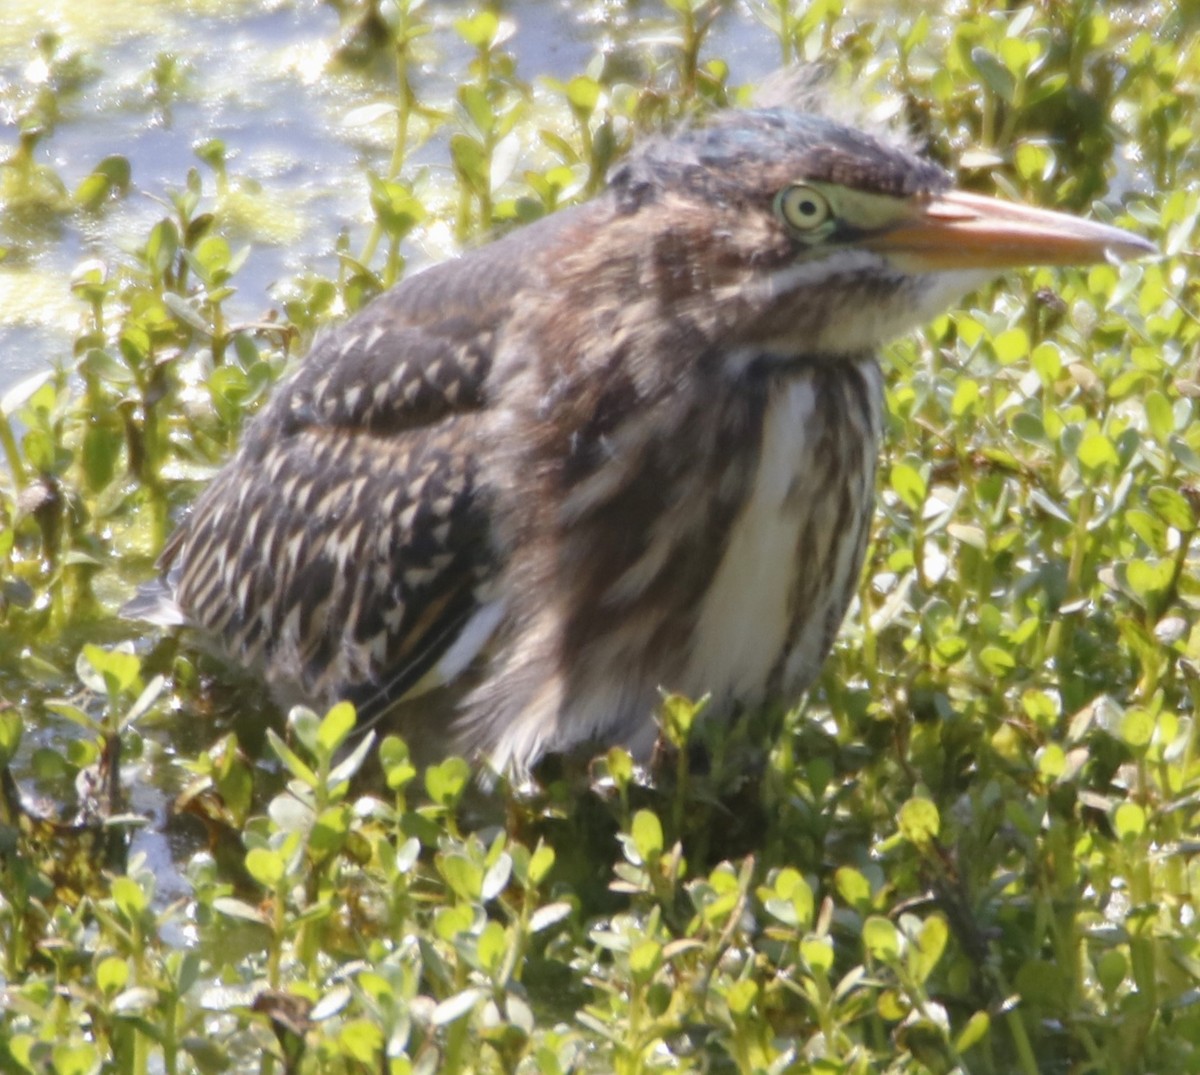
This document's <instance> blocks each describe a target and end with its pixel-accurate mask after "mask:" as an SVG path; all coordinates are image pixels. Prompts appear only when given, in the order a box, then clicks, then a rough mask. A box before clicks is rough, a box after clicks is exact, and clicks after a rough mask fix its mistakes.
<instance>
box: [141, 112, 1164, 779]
mask: <svg viewBox="0 0 1200 1075" xmlns="http://www.w3.org/2000/svg"><path fill="white" fill-rule="evenodd" d="M1152 249H1153V248H1152V247H1151V246H1150V244H1149V243H1147V242H1145V241H1144V240H1143V239H1140V238H1138V237H1136V236H1134V235H1131V234H1129V233H1128V232H1125V231H1121V230H1118V229H1116V228H1113V227H1108V226H1105V225H1102V224H1096V223H1090V222H1086V221H1083V220H1079V219H1076V218H1073V217H1069V216H1065V215H1062V214H1058V213H1051V212H1046V211H1044V210H1039V209H1031V208H1027V207H1025V206H1021V205H1015V204H1010V203H1006V202H1002V201H998V200H994V199H991V198H985V197H981V196H978V195H975V194H968V193H963V192H960V191H956V190H952V189H951V184H950V179H949V177H948V176H947V175H946V174H945V173H944V172H943V171H942V170H941V169H940V168H938V167H936V166H935V165H933V164H931V163H929V162H928V161H925V160H923V159H921V158H919V157H917V156H914V155H912V154H911V153H910V152H908V151H907V150H905V149H902V148H898V147H896V146H893V145H891V144H888V143H887V142H886V141H884V140H882V139H880V138H878V137H875V136H873V135H870V134H867V133H864V132H862V131H860V130H857V129H853V128H850V127H846V126H842V125H839V124H837V123H835V122H832V121H831V120H829V119H826V118H822V117H818V116H813V115H807V114H802V113H798V112H795V111H790V110H785V109H763V110H758V111H743V112H732V113H728V114H725V115H723V116H721V117H720V118H718V119H716V120H715V121H713V122H711V123H710V124H709V125H708V126H706V127H703V128H700V129H692V130H688V131H686V132H684V133H682V134H679V135H677V136H675V137H669V138H658V139H656V140H652V141H650V142H649V143H648V144H646V145H645V146H644V147H643V148H642V149H641V150H640V151H638V152H637V153H635V154H634V155H633V156H632V157H631V158H630V159H628V160H627V161H626V162H624V163H623V164H622V165H621V166H620V167H619V168H618V169H617V170H616V172H615V173H614V174H613V175H612V177H611V181H610V184H609V187H608V190H607V191H606V193H604V194H603V195H602V196H600V197H598V198H596V199H595V200H594V201H592V202H590V203H588V204H586V205H581V206H578V207H576V208H573V209H568V210H565V211H563V212H560V213H557V214H555V215H554V216H552V217H549V218H548V219H545V220H542V221H540V222H538V223H536V224H533V225H531V226H529V227H526V228H522V229H520V230H518V231H516V232H514V233H512V234H510V235H508V236H507V237H505V238H503V239H501V240H500V241H498V242H496V243H494V244H492V245H491V246H488V247H485V248H483V249H479V250H476V251H473V252H472V253H470V254H467V255H465V256H463V257H461V258H458V259H457V260H454V261H450V262H446V263H443V264H440V265H437V266H435V267H433V268H431V269H429V270H428V271H425V272H422V273H420V274H418V275H415V276H413V277H411V278H409V279H407V280H405V281H404V282H403V283H401V284H400V285H399V286H397V287H395V288H394V289H392V290H391V291H389V292H387V293H386V294H384V295H382V296H380V297H379V298H378V299H376V300H375V301H374V302H373V303H371V304H370V305H369V306H368V307H367V308H366V309H365V310H363V311H362V312H361V313H359V314H357V315H356V316H355V317H353V318H351V319H350V320H349V321H347V322H346V323H345V324H344V325H342V326H341V327H340V328H338V329H337V330H336V331H334V332H331V333H330V334H328V335H326V336H325V337H324V338H323V339H321V340H320V341H319V342H318V343H317V344H316V346H315V347H314V348H313V350H312V353H311V354H310V355H309V356H308V358H307V360H306V361H305V362H304V363H303V364H302V365H301V366H300V367H299V369H298V370H297V371H296V373H295V374H294V375H293V376H292V377H291V378H290V379H289V380H288V381H286V383H284V384H282V385H280V387H279V388H278V389H277V390H276V392H275V395H274V397H273V398H272V399H271V401H270V402H269V403H268V404H267V405H266V407H265V408H264V409H263V411H262V412H261V413H260V414H259V415H258V417H257V418H255V420H254V421H253V422H252V423H251V424H250V426H249V428H248V429H247V431H246V435H245V438H244V441H243V443H242V445H241V447H240V449H239V450H238V452H237V454H236V455H235V456H234V457H233V459H231V460H230V461H229V463H228V464H227V465H226V466H225V468H224V469H223V470H222V471H221V472H220V473H219V474H218V475H217V477H216V479H215V480H214V481H213V482H212V484H211V485H210V486H209V487H208V489H207V490H206V491H205V492H204V493H203V494H202V495H201V496H200V498H199V499H198V501H197V502H196V505H195V507H194V509H193V510H192V512H191V515H190V517H189V518H188V519H187V520H186V521H185V522H184V523H183V525H182V526H181V527H180V528H179V530H178V531H177V532H176V533H175V535H174V536H173V537H172V538H171V540H170V543H169V544H168V546H167V548H166V551H165V552H164V554H163V564H164V566H165V567H166V568H167V569H168V578H169V579H170V580H171V584H172V586H173V589H174V600H175V602H176V603H177V606H178V608H179V609H180V610H181V611H182V614H183V616H184V617H185V618H186V619H187V620H188V621H189V622H191V623H192V624H194V625H196V626H198V627H200V628H203V629H204V630H206V631H207V632H209V633H210V634H211V635H214V636H216V638H217V639H218V640H219V641H220V642H221V643H222V645H223V647H224V649H225V650H226V651H227V652H228V653H229V654H231V655H232V656H233V657H234V658H235V659H236V660H237V661H239V662H241V663H243V664H245V665H248V666H251V667H255V668H258V669H260V670H261V671H262V673H263V674H264V675H265V677H266V679H267V681H268V682H269V683H270V684H271V685H272V686H273V687H274V688H275V689H276V690H277V691H278V692H279V693H281V694H283V695H284V696H286V697H292V698H301V699H308V700H310V701H311V702H313V703H315V704H319V705H324V704H326V703H329V702H331V701H333V700H335V699H338V698H348V699H350V700H352V701H354V702H355V703H356V704H357V705H358V706H359V707H360V711H361V713H362V715H363V716H364V717H366V718H370V717H372V716H374V715H377V714H379V713H383V712H388V713H394V714H397V719H399V720H400V722H401V727H403V728H404V729H405V730H406V731H407V732H408V734H409V735H410V737H412V738H414V739H415V740H416V741H417V744H418V745H419V746H421V747H423V748H424V749H425V750H426V751H430V750H432V751H433V752H439V751H440V752H445V751H449V750H452V749H453V750H458V751H465V752H467V753H468V754H472V755H475V756H481V757H482V758H484V759H486V760H487V761H489V762H490V763H491V764H492V765H494V766H496V767H497V768H500V769H503V768H510V769H513V770H516V771H518V772H519V771H522V770H524V769H526V768H527V767H528V766H529V765H530V764H531V763H533V762H534V761H535V760H536V759H537V758H538V757H539V756H540V755H542V754H543V753H545V752H547V751H560V750H564V749H568V748H571V747H574V746H577V745H579V744H582V743H585V742H588V741H593V740H594V741H596V742H597V743H599V744H610V743H623V744H625V745H627V746H628V747H629V748H630V749H631V750H632V751H633V752H634V754H635V755H638V756H642V757H644V756H646V755H647V754H648V753H649V751H650V749H651V748H652V746H653V743H654V741H655V738H656V726H655V721H654V717H653V714H654V712H655V709H656V705H657V703H658V701H659V698H660V690H664V689H665V690H672V691H680V692H683V693H685V694H688V695H690V696H693V697H698V696H700V695H704V694H710V695H711V697H712V702H711V705H710V713H715V714H718V715H724V716H730V715H733V714H735V713H736V712H737V711H738V710H739V709H744V708H746V707H752V706H758V705H760V704H762V703H764V702H767V701H769V700H772V699H790V698H794V697H795V696H796V695H797V694H798V693H799V692H800V691H801V690H803V689H804V688H805V687H806V686H807V685H808V684H809V683H811V681H812V679H813V677H814V676H815V675H816V673H817V671H818V669H819V668H820V666H821V662H822V661H823V660H824V658H825V656H826V654H827V652H828V650H829V647H830V644H831V642H832V640H833V637H834V633H835V632H836V631H837V629H838V626H839V624H840V623H841V621H842V618H843V615H844V613H845V611H846V608H847V606H848V604H849V602H850V599H851V596H852V594H853V593H854V591H855V587H856V584H857V580H858V576H859V573H860V570H861V568H862V562H863V553H864V548H865V546H866V542H867V535H868V530H869V526H870V521H871V513H872V503H873V497H874V486H875V459H876V455H877V452H878V447H879V438H880V427H881V372H880V367H879V365H878V364H877V362H876V359H875V351H876V349H877V347H878V346H879V344H881V343H882V342H883V341H885V340H887V339H888V338H890V337H893V336H895V335H897V334H899V333H901V332H904V331H905V330H907V329H908V328H910V327H912V326H915V325H917V324H919V323H921V322H923V321H925V320H927V319H928V318H930V317H931V316H933V315H934V314H936V313H938V312H939V311H941V310H942V309H943V308H944V307H945V306H947V305H948V304H950V303H951V302H952V301H953V300H954V299H956V298H957V297H958V296H959V295H961V294H963V293H965V292H966V291H968V290H969V289H970V288H972V287H973V286H975V285H977V284H978V283H979V282H981V281H982V280H985V279H986V278H987V277H988V276H989V275H991V274H994V273H996V272H998V271H1000V270H1003V269H1007V268H1010V267H1017V266H1024V265H1033V264H1052V265H1059V264H1075V263H1086V262H1093V261H1100V260H1103V259H1104V258H1105V257H1106V256H1108V255H1110V254H1112V255H1116V256H1138V255H1142V254H1146V253H1149V252H1150V251H1151V250H1152Z"/></svg>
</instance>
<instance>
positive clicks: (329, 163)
mask: <svg viewBox="0 0 1200 1075" xmlns="http://www.w3.org/2000/svg"><path fill="white" fill-rule="evenodd" d="M474 6H477V5H470V4H466V3H450V2H438V3H431V4H429V5H428V7H427V8H426V9H425V10H426V11H427V12H429V14H430V16H431V19H432V21H433V23H434V24H435V31H434V33H432V34H431V35H429V38H427V39H426V41H425V42H423V43H422V49H423V50H424V51H425V52H426V54H427V55H428V57H429V59H430V62H429V63H427V64H425V65H423V67H422V69H421V70H420V71H418V72H416V75H415V78H416V81H417V82H418V84H419V90H420V94H421V96H422V97H423V98H424V99H428V100H433V101H437V100H439V99H442V100H447V101H448V100H449V99H450V98H451V96H452V94H453V90H454V86H455V82H456V80H457V79H458V78H459V77H461V76H462V74H463V72H464V70H465V67H466V64H467V62H468V61H469V59H470V50H469V49H468V48H467V46H466V45H465V44H464V43H463V42H462V41H461V40H460V39H459V37H458V36H457V35H456V34H455V32H454V30H453V22H454V20H455V19H456V18H459V17H461V16H463V15H464V14H465V13H467V12H468V11H470V10H472V8H473V7H474ZM4 9H5V18H4V20H2V21H3V26H2V27H0V142H3V144H4V145H5V146H6V147H15V146H16V144H17V141H18V137H19V130H18V126H17V119H18V117H19V116H20V114H21V110H22V105H23V103H24V102H27V101H28V100H29V99H30V96H31V95H33V94H36V93H37V92H38V91H39V89H41V88H45V86H46V84H47V79H48V78H49V77H50V76H49V73H48V68H47V63H46V62H45V58H44V55H43V52H42V50H41V49H40V48H39V46H38V43H37V42H38V39H39V35H42V34H44V33H46V32H51V33H53V34H56V35H58V38H59V39H60V40H59V43H58V46H57V49H58V52H57V55H58V56H59V57H63V56H66V55H70V54H75V55H77V57H78V64H77V66H78V67H79V76H78V81H77V84H76V85H75V86H74V88H70V89H68V90H66V91H64V92H62V93H60V94H59V96H60V102H59V108H60V110H61V118H59V119H58V121H57V123H56V124H55V126H54V129H53V131H52V132H51V133H49V134H48V135H47V136H45V137H44V138H43V139H42V141H41V142H40V143H39V144H38V146H37V149H36V160H37V162H38V163H39V164H42V165H46V166H49V167H50V168H51V169H53V171H54V172H55V173H56V174H57V175H58V176H59V177H60V178H61V180H62V182H63V184H64V186H65V188H66V190H67V191H72V190H74V189H75V187H76V186H77V185H78V183H79V182H80V181H81V180H82V179H83V178H84V177H85V176H86V175H87V174H88V173H89V172H90V171H91V170H92V169H93V168H94V167H95V165H96V164H97V162H99V161H100V160H102V159H103V158H105V157H107V156H109V155H111V154H120V155H122V156H124V157H125V158H126V159H127V160H128V161H129V163H130V166H131V172H132V183H133V189H132V190H131V192H130V194H129V195H128V196H127V197H125V198H124V199H122V200H121V201H120V202H119V203H118V204H116V205H114V206H113V207H112V208H111V209H109V210H108V211H106V212H105V213H103V214H102V215H98V216H96V217H94V218H91V219H85V220H83V221H82V222H80V220H79V219H78V215H72V216H71V217H68V218H65V219H64V218H42V219H40V220H39V219H37V218H36V217H35V219H33V220H30V221H28V222H27V224H26V227H25V228H24V229H22V232H21V234H20V235H19V236H18V238H19V240H20V241H19V242H18V243H16V244H13V245H14V248H13V249H12V250H10V252H9V256H8V257H6V258H5V259H3V260H0V394H3V392H4V391H5V390H7V389H9V388H11V387H12V386H13V385H14V384H16V383H17V382H19V381H20V380H21V379H22V378H24V377H27V376H29V375H31V374H35V373H37V372H39V371H41V370H45V369H47V368H49V367H51V366H52V365H53V364H54V363H56V362H59V361H61V360H63V359H64V358H65V357H69V355H68V354H67V349H68V348H69V346H70V342H71V339H72V336H73V334H74V332H75V330H76V328H77V325H78V322H79V318H80V316H81V314H82V311H83V307H82V304H81V303H80V302H79V301H78V300H76V299H75V297H74V296H73V295H72V294H71V291H70V287H69V281H70V274H71V272H72V270H73V269H74V268H75V267H76V266H77V265H78V264H79V263H80V262H81V261H83V260H85V259H87V258H92V257H94V258H99V259H101V260H103V259H108V258H111V257H113V256H114V255H116V254H117V253H118V252H119V251H120V250H121V249H122V248H123V247H131V246H133V245H135V244H136V243H138V242H140V241H142V239H143V238H144V236H145V234H146V232H147V231H148V229H149V228H150V227H151V226H152V225H153V223H154V222H155V221H156V220H157V219H158V218H159V217H160V216H161V215H162V202H163V199H165V198H167V197H168V196H169V194H170V193H171V192H172V191H178V190H180V189H182V187H183V185H184V182H185V178H186V176H187V172H188V170H189V168H192V167H201V166H200V164H199V161H198V159H197V156H196V152H195V149H196V147H197V146H198V145H201V144H202V143H205V142H207V141H209V140H210V139H220V140H222V141H223V142H224V143H225V146H226V148H227V155H228V158H229V171H230V174H231V175H235V176H236V177H238V180H239V181H242V182H245V183H246V184H247V185H248V188H249V189H253V190H254V191H255V194H256V197H255V198H254V201H253V204H252V208H249V209H248V210H247V219H246V221H245V222H244V223H245V229H244V230H245V241H246V243H247V244H248V245H249V247H250V255H249V258H248V260H247V262H246V265H245V267H244V268H243V269H242V270H241V271H240V273H239V275H238V277H237V280H236V283H237V286H238V295H237V296H236V297H235V299H234V301H233V303H232V305H231V310H232V312H233V313H234V315H235V316H238V317H244V318H256V317H258V316H260V315H262V314H263V313H264V312H265V311H266V310H268V309H269V308H270V307H271V306H272V304H273V301H274V300H273V294H274V291H273V288H274V286H275V285H276V284H278V283H279V282H280V281H282V280H285V279H286V278H288V277H289V276H292V275H294V274H297V273H300V272H303V271H304V270H305V269H306V268H309V267H312V268H316V269H318V270H319V271H324V272H327V273H328V272H332V271H333V268H332V267H333V264H334V262H333V254H332V250H333V246H334V241H335V239H336V237H337V235H338V233H339V231H341V230H342V229H343V228H345V227H350V228H351V229H352V234H354V229H358V230H359V231H361V230H364V229H365V228H366V226H367V225H366V223H365V219H364V218H365V216H366V214H367V212H368V208H367V206H368V198H367V184H366V178H365V173H366V170H367V169H368V168H375V169H382V168H384V167H385V165H386V162H387V155H388V153H389V151H390V147H389V146H388V145H386V144H385V138H384V137H383V135H382V132H381V131H380V130H373V129H372V128H371V127H370V126H369V125H367V126H361V125H348V124H347V123H346V122H345V121H346V118H347V116H349V115H351V114H352V113H353V111H354V110H355V109H356V108H359V107H360V106H362V105H365V104H370V103H374V102H378V101H380V100H381V99H385V94H386V87H387V85H388V80H387V79H386V77H385V78H380V77H377V76H378V75H379V74H380V72H376V71H371V70H366V71H354V70H348V69H346V67H345V66H343V65H339V64H338V62H337V60H336V56H335V54H336V50H337V47H338V45H339V42H340V40H341V34H342V31H341V29H340V28H339V20H338V16H337V14H336V12H335V11H334V9H333V8H332V7H331V6H329V5H327V4H322V3H318V2H316V0H284V2H271V0H261V2H249V0H211V2H201V0H191V2H188V0H157V2H155V3H141V2H137V0H118V2H113V3H105V4H103V5H81V4H77V3H72V2H71V0H54V2H51V3H46V2H44V0H5V3H4ZM503 11H504V14H505V16H506V17H507V18H508V19H510V20H511V22H512V24H513V28H514V29H513V36H512V38H511V39H510V41H509V43H508V46H507V47H509V48H510V49H511V50H512V51H513V52H514V54H515V55H516V56H517V58H518V71H517V73H518V75H519V76H520V77H521V78H523V79H524V80H526V81H528V82H530V83H531V84H533V86H534V88H535V92H537V89H538V83H539V79H542V78H545V77H551V78H559V79H565V78H569V77H570V76H572V75H574V74H578V73H580V72H582V71H584V70H585V69H586V68H587V66H588V63H589V62H590V61H592V60H593V59H594V58H595V57H597V56H598V55H599V54H600V53H601V52H602V51H604V50H610V49H612V48H614V47H617V45H618V44H619V38H620V37H621V35H627V36H628V35H634V34H637V35H640V36H641V37H642V38H643V39H644V38H645V37H646V36H652V35H653V32H654V20H655V19H659V18H661V17H662V9H661V7H660V5H658V4H655V3H647V4H638V3H634V2H630V3H621V4H617V3H612V2H611V0H609V2H603V0H601V2H596V3H592V4H578V3H571V2H569V0H512V2H510V3H508V4H506V5H503ZM706 54H707V55H720V56H721V57H722V58H724V59H726V60H727V61H728V62H729V63H730V65H731V83H732V84H735V85H736V84H742V83H746V82H750V81H753V80H754V79H756V78H758V77H761V75H762V74H764V73H765V72H767V71H770V70H771V69H772V68H773V67H774V66H775V65H776V64H777V63H778V46H777V44H776V43H775V41H774V39H773V37H772V36H771V34H770V33H769V32H768V30H767V29H766V28H765V27H764V26H763V25H762V24H761V23H759V22H757V21H756V20H755V19H753V18H752V17H750V16H749V15H748V14H745V13H743V12H741V11H740V10H737V9H733V8H731V9H730V10H729V11H728V12H726V14H725V15H724V16H723V17H722V18H721V19H720V20H719V21H718V23H717V24H716V26H715V27H714V30H713V32H712V36H711V38H710V44H709V47H708V49H707V50H706ZM168 63H169V64H170V65H171V67H170V68H169V70H173V71H175V72H178V79H177V81H176V82H175V83H173V87H174V88H173V89H171V90H170V92H164V91H156V89H155V86H156V78H157V79H158V80H159V81H160V82H162V81H167V80H168V78H167V76H166V75H164V74H163V72H164V71H165V70H168V68H167V67H166V65H167V64H168ZM447 137H448V135H447ZM420 159H421V160H422V162H429V163H430V164H431V165H432V166H434V167H439V166H441V167H446V166H448V162H447V155H446V151H445V145H444V142H439V141H438V140H437V139H436V137H435V139H434V140H433V142H432V143H431V144H430V145H428V146H426V147H423V149H422V151H421V153H420ZM201 170H202V171H204V169H203V168H201ZM205 178H206V181H208V185H207V187H206V190H207V191H208V192H209V193H211V190H212V185H211V174H206V176H205ZM445 253H447V251H446V250H445V249H435V250H431V251H428V252H427V254H428V256H429V257H431V258H435V257H438V256H443V255H444V254H445Z"/></svg>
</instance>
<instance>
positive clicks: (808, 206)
mask: <svg viewBox="0 0 1200 1075" xmlns="http://www.w3.org/2000/svg"><path fill="white" fill-rule="evenodd" d="M798 208H799V209H800V215H801V216H816V215H817V203H816V202H814V201H813V200H812V199H811V198H805V199H804V201H802V202H801V203H800V205H799V207H798Z"/></svg>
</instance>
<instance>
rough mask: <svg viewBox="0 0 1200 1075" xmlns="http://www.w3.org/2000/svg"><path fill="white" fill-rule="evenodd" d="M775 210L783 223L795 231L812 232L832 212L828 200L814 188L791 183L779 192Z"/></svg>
mask: <svg viewBox="0 0 1200 1075" xmlns="http://www.w3.org/2000/svg"><path fill="white" fill-rule="evenodd" d="M775 208H776V210H777V211H778V213H779V215H780V216H781V217H783V220H784V223H785V224H787V225H788V227H790V228H793V229H794V230H796V231H812V230H813V229H815V228H819V227H820V226H821V225H822V224H824V223H825V221H827V220H828V219H829V217H830V215H831V212H832V210H831V209H830V208H829V199H827V198H826V197H825V195H824V194H822V193H821V192H820V191H819V190H817V189H816V187H810V186H806V185H805V184H804V183H793V184H792V185H791V186H790V187H785V188H784V189H783V190H781V191H780V192H779V195H778V197H777V198H776V199H775Z"/></svg>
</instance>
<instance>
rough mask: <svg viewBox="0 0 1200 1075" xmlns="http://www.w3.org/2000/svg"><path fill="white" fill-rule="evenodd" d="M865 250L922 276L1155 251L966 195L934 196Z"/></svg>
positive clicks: (1090, 224) (1100, 229) (1061, 218)
mask: <svg viewBox="0 0 1200 1075" xmlns="http://www.w3.org/2000/svg"><path fill="white" fill-rule="evenodd" d="M863 245H864V246H866V247H868V248H870V249H872V250H878V251H880V252H881V253H885V254H887V255H888V256H889V257H890V258H892V259H893V260H895V261H897V262H900V263H902V264H903V265H904V266H905V267H906V268H911V269H914V270H916V271H920V272H944V271H946V270H948V269H995V270H1000V269H1016V268H1021V267H1023V266H1029V265H1087V264H1090V263H1092V262H1097V261H1106V260H1108V259H1109V257H1110V256H1111V257H1117V258H1136V257H1142V256H1143V255H1146V254H1153V253H1155V251H1156V247H1155V246H1154V244H1153V243H1150V242H1148V241H1147V240H1145V239H1143V238H1142V237H1141V236H1139V235H1134V234H1133V233H1132V232H1128V231H1124V230H1123V229H1121V228H1114V227H1111V226H1110V225H1108V224H1097V223H1095V222H1094V221H1091V220H1083V219H1081V218H1079V217H1074V216H1068V215H1067V214H1066V213H1054V212H1051V211H1050V210H1048V209H1034V208H1032V207H1031V206H1028V205H1018V204H1017V203H1015V202H1006V201H1001V200H1000V199H999V198H987V197H984V196H983V195H980V194H969V193H967V192H966V191H961V190H952V191H948V192H946V193H944V194H936V195H932V196H931V197H930V198H928V199H927V200H925V201H923V202H921V203H919V204H918V205H916V206H914V210H913V212H912V213H911V214H910V215H907V216H905V217H904V218H903V219H902V220H900V221H899V222H898V223H897V224H895V225H894V226H893V227H890V228H888V229H887V230H886V231H881V232H880V233H879V234H878V235H875V236H873V237H872V238H870V239H867V240H866V241H865V242H864V243H863Z"/></svg>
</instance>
